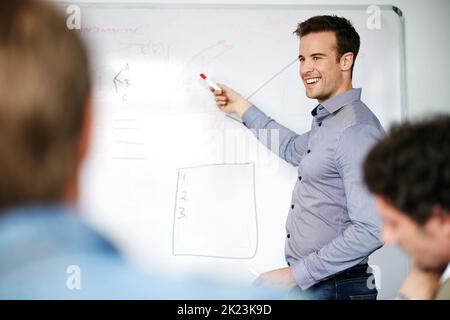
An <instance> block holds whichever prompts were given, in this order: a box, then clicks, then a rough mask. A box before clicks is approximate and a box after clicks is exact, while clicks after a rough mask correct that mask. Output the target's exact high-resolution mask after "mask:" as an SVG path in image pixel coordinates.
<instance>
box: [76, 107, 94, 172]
mask: <svg viewBox="0 0 450 320" xmlns="http://www.w3.org/2000/svg"><path fill="white" fill-rule="evenodd" d="M91 132H92V101H91V98H89V99H88V100H87V102H86V104H85V106H84V119H83V124H82V126H81V131H80V136H79V137H78V143H77V151H76V157H77V159H76V166H77V171H79V170H80V167H81V165H82V163H83V160H84V159H85V158H86V156H87V154H88V152H89V147H90V145H91Z"/></svg>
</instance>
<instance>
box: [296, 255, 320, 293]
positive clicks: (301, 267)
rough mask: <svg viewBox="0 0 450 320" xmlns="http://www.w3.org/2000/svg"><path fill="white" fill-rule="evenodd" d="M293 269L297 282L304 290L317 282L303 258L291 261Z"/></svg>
mask: <svg viewBox="0 0 450 320" xmlns="http://www.w3.org/2000/svg"><path fill="white" fill-rule="evenodd" d="M291 271H292V275H293V276H294V279H295V282H296V283H297V285H298V286H299V287H300V288H301V289H302V290H306V289H308V288H310V287H312V286H313V285H315V284H316V282H317V281H315V280H314V279H313V277H312V276H311V274H310V273H309V271H308V269H307V268H306V265H305V261H304V260H303V259H301V260H297V261H295V262H291Z"/></svg>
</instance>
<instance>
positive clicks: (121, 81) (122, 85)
mask: <svg viewBox="0 0 450 320" xmlns="http://www.w3.org/2000/svg"><path fill="white" fill-rule="evenodd" d="M129 73H130V66H129V65H128V63H127V65H126V66H125V68H124V69H122V70H120V71H119V73H118V74H117V75H116V76H115V77H114V79H113V83H114V88H115V89H116V92H117V93H119V91H120V89H123V90H127V89H128V87H130V86H131V81H130V78H129ZM123 99H124V100H126V94H124V95H123Z"/></svg>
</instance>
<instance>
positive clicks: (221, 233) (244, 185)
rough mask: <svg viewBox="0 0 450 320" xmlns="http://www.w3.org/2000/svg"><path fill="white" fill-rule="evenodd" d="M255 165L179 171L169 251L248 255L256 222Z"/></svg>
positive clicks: (235, 256)
mask: <svg viewBox="0 0 450 320" xmlns="http://www.w3.org/2000/svg"><path fill="white" fill-rule="evenodd" d="M254 179H255V176H254V164H253V163H243V164H214V165H205V166H199V167H191V168H182V169H178V178H177V192H176V200H175V213H174V226H173V255H175V256H178V255H188V256H204V257H215V258H229V259H250V258H253V257H254V256H255V254H256V250H257V243H258V226H257V218H256V216H257V215H256V203H255V181H254Z"/></svg>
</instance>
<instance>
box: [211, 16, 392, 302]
mask: <svg viewBox="0 0 450 320" xmlns="http://www.w3.org/2000/svg"><path fill="white" fill-rule="evenodd" d="M295 33H296V34H297V35H298V36H299V38H300V55H299V60H300V78H301V80H302V82H303V84H304V86H305V89H306V96H307V97H308V98H311V99H316V100H317V101H318V105H317V106H316V107H315V108H314V109H313V110H312V112H311V115H312V116H313V122H312V127H311V130H310V131H308V132H306V133H303V134H297V133H295V132H293V131H291V130H289V129H287V128H285V127H283V126H282V125H280V124H278V123H277V122H276V121H274V120H273V119H271V118H270V117H268V116H267V115H266V114H264V113H263V112H262V111H261V110H260V109H258V108H257V107H256V106H254V105H253V104H252V103H251V102H250V101H248V100H246V99H244V98H243V97H242V96H241V95H240V94H238V93H237V92H236V91H234V90H232V89H231V88H229V87H227V86H225V85H219V86H220V87H221V89H222V90H216V91H214V95H215V100H216V104H217V106H218V107H219V108H220V109H221V110H222V111H224V112H226V113H236V114H238V115H239V116H240V117H241V118H242V119H243V122H244V125H245V126H247V127H248V128H249V129H254V130H252V131H253V132H254V133H255V134H256V136H257V138H258V139H261V140H263V141H268V143H267V144H266V145H268V146H273V145H277V144H272V143H270V131H271V130H278V131H279V138H280V141H279V144H278V147H279V148H277V150H272V151H274V152H275V153H276V154H278V155H279V156H280V157H281V158H283V159H284V160H286V161H287V162H289V163H291V164H292V165H293V166H296V167H298V179H297V182H296V184H295V187H294V190H293V194H292V203H291V209H290V211H289V213H288V217H287V222H286V245H285V257H286V262H287V267H285V268H281V269H277V270H272V271H269V272H266V273H263V274H262V275H261V276H260V277H259V278H258V279H257V283H261V284H265V285H274V286H280V287H284V288H287V289H288V290H291V289H294V288H296V287H297V288H299V289H300V290H301V292H303V293H306V296H309V297H313V298H314V299H376V297H377V289H376V286H375V283H374V279H373V274H372V272H371V269H370V268H369V266H368V264H367V262H368V256H369V255H370V254H371V253H372V252H374V251H375V250H376V249H378V248H380V247H381V246H382V243H381V240H380V226H381V221H380V219H379V217H378V215H377V212H376V209H375V204H374V200H373V198H372V197H371V196H370V194H369V193H368V192H367V190H366V189H365V187H364V184H363V181H362V162H363V159H364V157H365V155H366V153H367V151H368V150H369V149H370V148H371V146H372V145H373V144H374V143H375V142H376V141H377V140H378V139H379V138H380V137H381V136H382V135H383V134H384V130H383V128H382V126H381V125H380V122H379V121H378V119H377V118H376V116H375V115H374V114H373V113H372V112H371V111H370V109H369V108H368V107H367V106H366V105H365V104H364V103H363V102H362V101H361V100H360V97H361V89H356V88H355V89H354V88H353V85H352V73H353V67H354V65H355V60H356V57H357V55H358V51H359V45H360V39H359V35H358V33H357V32H356V30H355V29H354V27H353V26H352V24H351V22H350V21H348V20H347V19H345V18H342V17H336V16H315V17H312V18H310V19H308V20H306V21H304V22H302V23H300V24H299V25H298V27H297V29H296V30H295ZM258 129H267V131H264V130H258ZM262 132H266V133H268V137H263V135H264V133H262Z"/></svg>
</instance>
